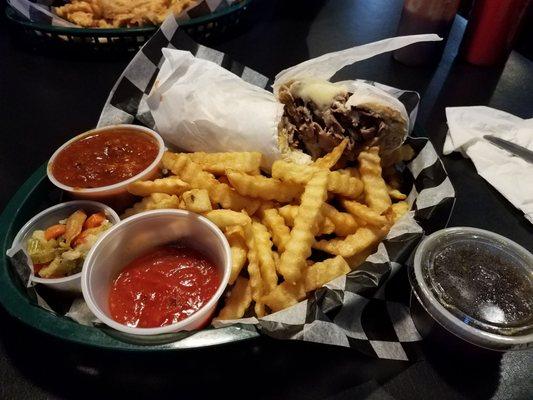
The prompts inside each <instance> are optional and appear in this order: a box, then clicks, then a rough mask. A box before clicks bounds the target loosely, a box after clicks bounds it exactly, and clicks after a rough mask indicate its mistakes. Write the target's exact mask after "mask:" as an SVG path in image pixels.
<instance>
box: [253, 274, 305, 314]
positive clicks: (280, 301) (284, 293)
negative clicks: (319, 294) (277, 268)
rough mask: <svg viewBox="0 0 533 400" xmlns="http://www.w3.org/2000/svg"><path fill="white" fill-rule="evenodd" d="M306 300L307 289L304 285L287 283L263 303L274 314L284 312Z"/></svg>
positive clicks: (277, 288) (265, 297)
mask: <svg viewBox="0 0 533 400" xmlns="http://www.w3.org/2000/svg"><path fill="white" fill-rule="evenodd" d="M304 298H305V287H304V285H303V283H301V282H298V283H296V284H295V285H293V284H291V283H289V282H287V281H285V282H283V283H281V284H279V285H278V286H276V288H275V289H274V290H272V291H271V292H270V293H269V294H267V295H266V296H263V297H262V298H261V301H262V302H263V303H264V304H266V305H267V306H268V307H269V308H270V309H271V310H272V311H273V312H276V311H281V310H284V309H285V308H288V307H290V306H293V305H295V304H296V303H298V302H299V301H300V300H303V299H304Z"/></svg>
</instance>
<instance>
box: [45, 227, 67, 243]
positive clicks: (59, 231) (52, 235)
mask: <svg viewBox="0 0 533 400" xmlns="http://www.w3.org/2000/svg"><path fill="white" fill-rule="evenodd" d="M66 230H67V227H66V225H62V224H56V225H52V226H50V227H48V228H46V230H45V231H44V238H45V239H46V240H50V239H57V238H58V237H59V236H61V235H63V234H64V233H65V231H66Z"/></svg>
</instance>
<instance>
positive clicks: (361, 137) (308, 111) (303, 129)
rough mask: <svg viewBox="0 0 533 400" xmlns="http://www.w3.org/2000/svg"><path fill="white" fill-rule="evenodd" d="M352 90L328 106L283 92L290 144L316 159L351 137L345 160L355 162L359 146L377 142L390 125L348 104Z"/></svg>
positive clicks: (375, 115)
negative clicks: (317, 104) (319, 105)
mask: <svg viewBox="0 0 533 400" xmlns="http://www.w3.org/2000/svg"><path fill="white" fill-rule="evenodd" d="M350 96H351V93H347V94H345V95H339V96H337V97H336V98H335V99H334V101H333V103H332V105H331V106H330V107H328V108H326V109H320V108H318V107H316V105H315V104H314V103H313V102H307V103H304V101H303V100H302V99H300V98H294V97H293V96H292V95H291V94H290V92H289V91H284V92H283V93H280V101H281V102H282V103H283V104H284V105H285V109H284V114H283V125H284V126H285V128H286V129H287V133H288V141H289V145H290V146H291V147H292V148H297V149H300V150H302V151H304V152H305V153H307V154H309V155H310V156H311V157H312V158H313V160H315V159H317V158H319V157H322V156H323V155H325V154H327V153H328V152H330V151H331V150H332V149H333V148H334V147H335V146H337V145H338V144H339V143H340V142H341V141H342V140H343V139H344V138H345V137H347V138H348V139H349V142H348V146H347V147H346V150H345V151H344V156H343V158H344V161H355V159H356V158H357V151H356V150H357V149H359V148H361V147H362V145H369V144H372V143H374V142H375V141H376V140H377V138H378V137H379V136H380V135H381V133H382V132H383V130H384V129H386V125H385V123H384V122H383V120H382V119H381V118H380V117H379V115H377V114H375V113H373V112H371V111H368V110H363V109H360V108H357V107H346V101H347V100H348V98H349V97H350Z"/></svg>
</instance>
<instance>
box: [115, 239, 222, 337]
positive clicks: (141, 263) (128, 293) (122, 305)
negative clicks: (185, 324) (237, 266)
mask: <svg viewBox="0 0 533 400" xmlns="http://www.w3.org/2000/svg"><path fill="white" fill-rule="evenodd" d="M220 282H221V277H220V273H219V270H218V268H217V267H216V266H215V265H214V264H213V263H211V262H210V261H209V260H208V259H207V258H206V257H204V256H203V255H202V254H200V253H199V252H197V251H196V250H193V249H190V248H187V247H180V246H178V245H167V246H163V247H158V248H156V249H154V250H152V251H150V252H149V253H148V254H145V255H143V256H141V257H138V258H136V259H135V260H133V261H132V262H130V263H129V264H128V265H126V266H125V267H124V269H123V270H122V272H121V273H120V274H119V275H118V276H117V277H116V278H115V280H114V282H113V285H112V287H111V291H110V293H109V310H110V313H111V317H112V318H113V319H114V320H115V321H117V322H119V323H121V324H124V325H127V326H133V327H138V328H154V327H159V326H165V325H170V324H173V323H176V322H178V321H181V320H182V319H184V318H186V317H188V316H190V315H192V314H194V313H195V312H196V311H198V310H199V309H200V308H201V307H202V306H204V305H205V304H206V303H207V302H208V301H209V300H210V299H211V298H212V297H213V295H214V294H215V292H216V291H217V289H218V287H219V286H220Z"/></svg>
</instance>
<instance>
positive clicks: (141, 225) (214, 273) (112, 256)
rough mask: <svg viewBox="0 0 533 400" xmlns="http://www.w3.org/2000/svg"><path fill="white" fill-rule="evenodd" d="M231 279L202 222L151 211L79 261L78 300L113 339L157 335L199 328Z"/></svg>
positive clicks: (216, 241) (112, 232) (181, 213)
mask: <svg viewBox="0 0 533 400" xmlns="http://www.w3.org/2000/svg"><path fill="white" fill-rule="evenodd" d="M230 272H231V250H230V247H229V244H228V242H227V240H226V238H225V236H224V234H223V233H222V232H221V231H220V229H219V228H218V227H217V226H216V225H214V224H213V223H212V222H211V221H209V220H208V219H207V218H205V217H203V216H201V215H198V214H194V213H191V212H189V211H185V210H170V209H168V210H153V211H146V212H143V213H140V214H137V215H134V216H132V217H130V218H127V219H125V220H123V221H121V222H119V223H118V224H116V225H115V226H113V227H112V228H110V229H109V230H108V231H107V232H106V233H104V235H102V237H101V238H100V239H99V240H98V241H97V242H96V243H95V244H94V246H93V248H92V249H91V251H90V252H89V254H87V258H86V260H85V263H84V265H83V270H82V277H81V281H82V292H83V297H84V299H85V301H86V303H87V305H88V306H89V308H90V310H91V311H92V312H93V313H94V314H95V315H96V317H97V318H98V319H99V320H100V321H102V322H103V323H105V324H106V325H108V326H109V327H111V328H114V329H116V330H118V331H121V332H124V333H127V334H135V335H158V334H164V333H171V332H177V331H183V330H195V329H199V328H202V327H204V326H205V325H207V324H208V323H209V321H210V319H211V317H212V314H213V312H214V311H215V308H216V305H217V302H218V300H219V298H220V297H221V296H222V294H223V292H224V290H225V288H226V286H227V283H228V279H229V275H230Z"/></svg>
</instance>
